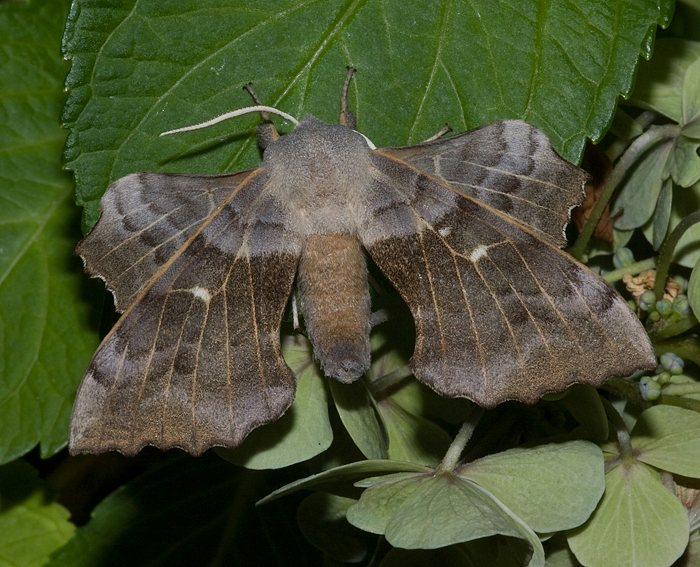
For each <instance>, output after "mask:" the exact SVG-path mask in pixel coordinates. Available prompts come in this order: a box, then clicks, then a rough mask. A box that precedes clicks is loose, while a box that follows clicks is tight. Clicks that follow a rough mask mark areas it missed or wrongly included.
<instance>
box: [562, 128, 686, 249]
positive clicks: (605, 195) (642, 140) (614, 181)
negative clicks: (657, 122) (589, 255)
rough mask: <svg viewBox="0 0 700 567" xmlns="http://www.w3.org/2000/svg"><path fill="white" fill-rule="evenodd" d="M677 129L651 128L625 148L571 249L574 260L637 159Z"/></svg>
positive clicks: (674, 133) (675, 132)
mask: <svg viewBox="0 0 700 567" xmlns="http://www.w3.org/2000/svg"><path fill="white" fill-rule="evenodd" d="M678 131H679V127H678V125H677V124H668V125H666V126H652V127H651V128H649V130H647V131H646V132H644V134H642V135H641V136H639V137H638V138H636V139H635V140H634V141H633V142H632V143H631V144H630V146H629V148H627V151H626V152H625V153H624V154H622V157H620V159H619V160H618V162H617V163H616V164H615V167H614V168H613V170H612V172H611V173H610V176H609V177H608V178H607V179H606V181H605V184H604V185H603V190H602V191H601V193H600V198H599V199H598V202H597V203H596V204H595V206H594V207H593V210H592V211H591V215H590V216H589V217H588V221H587V222H586V226H584V227H583V230H582V231H581V234H579V237H578V239H577V240H576V243H575V244H574V245H573V247H572V248H571V254H572V256H574V258H576V259H578V260H580V259H581V258H582V257H583V254H584V253H585V252H586V249H587V248H588V242H589V241H590V240H591V237H592V236H593V231H594V230H595V227H596V226H598V221H599V220H600V217H601V215H602V214H603V211H604V210H605V207H606V205H607V204H608V201H610V198H611V197H612V195H613V192H614V191H615V189H616V188H617V186H618V185H619V184H620V183H621V182H622V180H623V179H624V178H625V177H626V175H627V173H628V171H629V170H630V169H631V168H632V166H633V165H635V164H636V163H637V162H638V161H639V159H640V158H641V157H642V156H643V155H644V154H645V153H646V152H648V151H649V150H650V149H651V148H652V147H654V146H655V145H657V144H658V143H660V142H662V141H664V140H669V139H673V138H675V137H676V136H677V135H678Z"/></svg>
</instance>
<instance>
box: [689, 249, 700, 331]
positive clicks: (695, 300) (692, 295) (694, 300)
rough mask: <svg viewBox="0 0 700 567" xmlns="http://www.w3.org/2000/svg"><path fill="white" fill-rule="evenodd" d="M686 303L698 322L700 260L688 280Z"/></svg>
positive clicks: (699, 311) (699, 315) (699, 312)
mask: <svg viewBox="0 0 700 567" xmlns="http://www.w3.org/2000/svg"><path fill="white" fill-rule="evenodd" d="M687 293H688V303H690V307H691V309H692V310H693V313H694V314H695V318H696V319H698V320H700V260H698V262H697V264H695V267H694V268H693V271H692V272H691V274H690V280H688V291H687Z"/></svg>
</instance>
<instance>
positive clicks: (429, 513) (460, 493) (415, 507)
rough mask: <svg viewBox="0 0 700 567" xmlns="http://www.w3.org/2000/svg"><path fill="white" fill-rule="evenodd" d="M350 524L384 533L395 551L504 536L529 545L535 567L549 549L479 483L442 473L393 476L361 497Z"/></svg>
mask: <svg viewBox="0 0 700 567" xmlns="http://www.w3.org/2000/svg"><path fill="white" fill-rule="evenodd" d="M347 518H348V521H349V522H350V523H351V524H353V525H355V526H357V527H359V528H361V529H364V530H367V531H369V532H372V533H379V534H384V535H385V537H386V539H387V541H388V542H389V543H391V544H392V545H393V546H395V547H400V548H404V549H434V548H437V547H445V546H448V545H452V544H455V543H462V542H467V541H472V540H475V539H479V538H483V537H488V536H491V535H496V534H502V535H507V536H511V537H517V538H521V539H524V540H526V541H528V543H529V544H530V546H531V548H532V550H533V556H532V559H531V561H530V565H544V551H543V550H542V546H541V544H540V542H539V540H538V539H537V537H536V536H535V534H534V533H533V532H532V530H531V529H530V528H528V527H527V525H525V524H524V523H523V521H522V520H521V519H520V518H518V517H517V516H516V515H514V514H513V513H512V512H511V511H510V510H509V509H508V508H507V507H506V506H504V505H503V504H502V503H501V502H500V501H499V500H498V499H497V498H496V497H495V496H494V495H492V494H490V493H489V492H488V491H487V490H485V489H483V488H482V487H480V486H478V485H477V484H475V483H473V482H471V481H469V480H466V479H463V478H460V477H458V476H455V475H454V474H451V473H447V472H443V473H438V474H416V475H414V476H412V477H410V478H406V476H405V475H400V477H399V478H398V479H397V480H396V481H394V482H392V479H391V477H388V478H387V479H385V480H384V481H382V482H381V483H378V484H375V485H374V486H372V487H370V488H368V489H367V490H365V491H364V492H363V493H362V496H361V497H360V500H359V501H358V502H357V503H356V504H355V505H353V506H351V507H350V509H349V510H348V513H347Z"/></svg>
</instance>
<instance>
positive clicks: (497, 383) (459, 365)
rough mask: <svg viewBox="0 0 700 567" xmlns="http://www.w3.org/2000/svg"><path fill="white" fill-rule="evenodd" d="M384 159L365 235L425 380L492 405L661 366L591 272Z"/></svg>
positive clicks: (630, 317)
mask: <svg viewBox="0 0 700 567" xmlns="http://www.w3.org/2000/svg"><path fill="white" fill-rule="evenodd" d="M382 153H383V152H381V151H380V152H378V153H375V155H373V158H372V159H373V161H374V167H373V168H372V169H371V171H372V177H373V178H374V180H373V182H372V184H371V186H370V187H368V190H367V192H366V202H365V203H364V206H363V207H361V209H360V210H362V211H363V214H362V217H361V218H360V221H359V223H358V224H359V233H360V237H361V240H362V242H363V245H364V246H365V248H366V249H367V251H368V252H369V254H370V256H371V257H372V259H373V260H374V262H375V263H376V264H377V266H378V267H379V268H380V269H381V271H382V272H383V273H384V274H385V275H386V276H387V277H388V278H389V280H390V281H391V282H392V284H393V285H394V286H395V287H396V289H397V290H398V291H399V293H400V294H401V295H402V297H403V298H404V300H405V301H406V303H407V304H408V306H409V308H410V310H411V313H412V315H413V318H414V321H415V327H416V346H415V351H414V353H413V357H412V359H411V366H412V368H413V370H414V373H415V376H416V378H418V379H419V380H421V381H422V382H424V383H426V384H427V385H429V386H430V387H432V388H433V389H434V390H436V391H437V392H439V393H441V394H443V395H446V396H450V397H466V398H469V399H471V400H473V401H475V402H477V403H479V404H480V405H483V406H486V407H492V406H495V405H496V404H499V403H501V402H503V401H505V400H519V401H523V402H529V403H532V402H535V401H536V400H537V399H539V398H540V397H541V396H542V394H544V393H545V392H550V391H559V390H563V389H564V388H566V387H567V386H569V385H571V384H573V383H579V382H580V383H587V384H592V385H594V386H598V385H600V384H601V383H602V382H603V381H605V380H606V379H607V378H610V377H612V376H626V375H629V374H631V373H632V372H633V371H634V370H637V369H651V368H654V367H655V357H654V351H653V349H652V347H651V344H650V342H649V339H648V337H647V335H646V333H645V331H644V329H643V327H642V325H641V323H640V322H639V319H637V317H636V316H635V315H634V314H633V313H632V312H631V311H630V310H629V308H628V307H627V304H626V302H625V301H624V300H623V299H622V298H621V297H620V296H619V295H618V294H617V293H615V291H614V290H612V289H611V288H609V287H608V286H607V285H606V284H605V283H604V282H603V281H601V280H600V279H599V278H598V277H597V276H596V275H595V274H593V273H592V272H591V271H590V270H588V269H587V268H586V267H585V266H583V265H581V264H579V263H578V262H576V261H575V260H573V259H572V258H571V257H569V256H567V255H566V254H565V253H563V252H561V251H560V250H559V249H558V248H556V247H554V246H553V245H551V244H550V243H548V242H546V241H545V240H544V239H542V238H540V237H539V236H538V234H537V233H536V232H534V231H530V230H528V229H527V228H526V227H524V226H523V225H521V224H520V223H518V222H515V221H513V220H512V219H510V218H509V217H507V216H506V215H504V214H502V213H500V212H499V211H497V210H495V209H493V208H491V207H489V206H486V205H483V204H481V203H479V202H477V201H476V200H474V199H472V198H469V197H464V196H462V195H460V194H459V193H458V192H456V191H454V190H452V189H451V188H450V187H449V186H448V185H446V184H445V183H444V182H439V181H437V180H436V178H435V177H433V176H430V175H426V174H423V173H422V172H420V171H419V170H418V169H416V168H415V167H414V166H412V165H410V164H407V163H405V162H401V161H399V160H397V159H396V158H394V157H388V156H385V155H382Z"/></svg>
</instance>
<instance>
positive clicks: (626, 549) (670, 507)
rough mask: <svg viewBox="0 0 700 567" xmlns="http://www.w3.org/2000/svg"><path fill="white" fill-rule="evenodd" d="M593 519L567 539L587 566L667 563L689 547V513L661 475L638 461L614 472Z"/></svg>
mask: <svg viewBox="0 0 700 567" xmlns="http://www.w3.org/2000/svg"><path fill="white" fill-rule="evenodd" d="M605 480H606V487H605V494H604V495H603V499H602V500H601V503H600V505H599V506H598V509H597V510H596V511H595V513H594V514H593V516H592V518H591V519H590V520H589V521H588V522H587V523H586V524H584V526H583V527H581V528H579V529H577V530H575V531H574V532H573V533H572V534H571V535H570V536H569V538H568V539H569V546H570V547H571V550H572V551H573V552H574V555H576V558H577V559H578V560H579V561H580V562H581V563H583V564H584V565H586V566H589V567H598V566H600V567H607V566H609V565H615V566H617V567H659V566H662V565H671V564H672V563H673V562H674V561H675V560H676V559H677V558H678V557H679V556H680V555H681V553H683V550H684V549H685V546H686V544H687V543H688V514H687V513H686V511H685V508H684V507H683V505H682V504H681V503H680V502H679V501H678V499H677V498H676V497H675V496H674V495H673V493H672V492H671V491H670V490H668V489H667V488H666V487H665V486H664V485H663V484H662V483H661V480H660V478H659V474H658V473H657V472H656V471H654V470H652V469H650V468H649V467H648V466H647V465H645V464H643V463H639V462H637V461H631V462H625V463H622V464H620V465H619V466H616V467H615V468H613V469H612V470H611V471H610V472H608V474H607V475H606V477H605Z"/></svg>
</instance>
